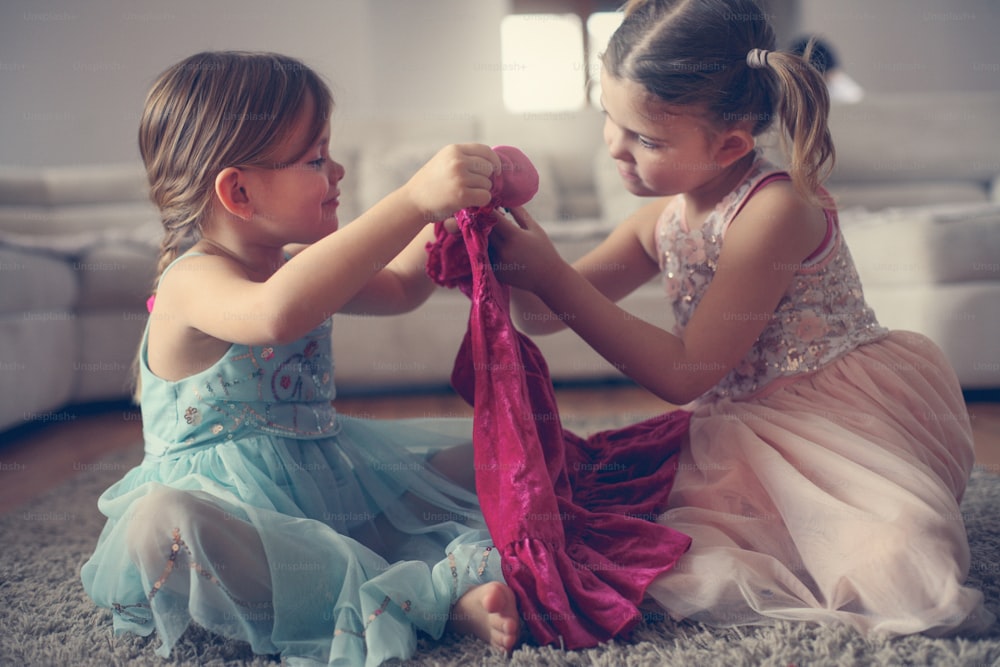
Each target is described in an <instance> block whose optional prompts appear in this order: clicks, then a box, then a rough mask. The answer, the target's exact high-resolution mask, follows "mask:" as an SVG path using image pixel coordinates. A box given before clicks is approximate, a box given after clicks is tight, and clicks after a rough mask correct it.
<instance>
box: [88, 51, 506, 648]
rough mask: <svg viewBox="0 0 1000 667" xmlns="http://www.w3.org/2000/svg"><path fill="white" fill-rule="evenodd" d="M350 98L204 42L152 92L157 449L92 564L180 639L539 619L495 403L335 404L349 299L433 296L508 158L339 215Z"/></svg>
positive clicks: (145, 393) (146, 406)
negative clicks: (452, 229) (485, 424)
mask: <svg viewBox="0 0 1000 667" xmlns="http://www.w3.org/2000/svg"><path fill="white" fill-rule="evenodd" d="M332 106H333V101H332V96H331V94H330V92H329V89H328V88H327V86H326V85H325V84H324V83H323V82H322V80H321V79H320V78H319V77H318V76H317V75H316V74H315V73H314V72H313V71H311V70H310V69H309V68H308V67H306V66H305V65H304V64H302V63H301V62H299V61H297V60H294V59H291V58H287V57H284V56H280V55H276V54H263V53H231V52H221V53H218V52H216V53H202V54H197V55H195V56H192V57H190V58H187V59H186V60H184V61H182V62H180V63H178V64H176V65H174V66H173V67H171V68H169V69H168V70H167V71H166V72H164V73H163V74H162V75H161V76H160V77H159V79H158V80H157V81H156V83H155V84H154V85H153V88H152V90H151V91H150V93H149V96H148V98H147V100H146V105H145V110H144V113H143V116H142V120H141V124H140V130H139V144H140V151H141V153H142V158H143V161H144V163H145V165H146V169H147V172H148V176H149V183H150V191H151V197H152V199H153V201H154V202H155V203H156V204H157V206H158V207H159V209H160V211H161V214H162V220H163V224H164V229H165V235H164V238H163V243H162V248H161V261H160V267H159V269H160V275H159V278H158V280H157V286H156V294H155V297H154V298H153V299H151V300H150V317H149V322H148V324H147V327H146V330H145V333H144V335H143V339H142V343H141V347H140V350H139V357H138V365H139V382H140V391H141V408H142V417H143V435H144V440H145V457H144V459H143V461H142V463H141V464H139V465H138V466H137V467H136V468H134V469H132V470H130V471H129V472H128V473H127V474H126V475H125V476H124V478H123V479H122V480H120V481H119V482H117V483H116V484H115V485H114V486H112V487H111V488H110V489H108V490H107V491H106V492H105V493H104V494H103V495H102V496H101V498H100V501H99V507H100V510H101V511H102V512H103V513H104V514H105V515H106V516H107V517H108V521H107V524H106V525H105V528H104V530H103V532H102V534H101V536H100V540H99V542H98V544H97V547H96V549H95V552H94V554H93V556H92V557H91V558H90V560H89V561H88V562H87V563H86V564H85V565H84V567H83V570H82V579H83V585H84V588H85V589H86V591H87V593H88V594H89V595H90V596H91V597H92V598H93V599H94V601H95V602H96V603H97V604H99V605H101V606H104V607H107V608H109V609H111V610H112V612H113V618H114V625H115V630H116V631H118V632H121V631H128V632H134V633H138V634H141V635H149V634H151V633H152V632H153V631H154V630H155V631H156V632H157V633H158V635H159V638H160V639H161V641H162V644H161V645H160V646H159V648H158V649H157V653H158V654H159V655H162V656H168V655H169V653H170V651H171V648H172V647H173V646H174V644H175V643H176V642H177V640H178V638H179V637H180V636H181V635H182V634H183V633H184V631H185V629H186V628H187V627H188V626H189V625H190V624H191V623H192V622H193V623H196V624H198V625H201V626H203V627H205V628H207V629H209V630H211V631H213V632H215V633H218V634H220V635H223V636H225V637H228V638H233V639H238V640H243V641H246V642H248V643H249V644H250V646H251V647H252V649H253V650H254V651H255V652H257V653H263V654H281V656H282V657H283V658H284V659H285V660H286V661H287V662H288V663H289V664H323V665H326V664H369V665H375V664H379V663H381V662H383V661H385V660H388V659H390V658H406V657H409V656H411V655H412V654H413V652H414V650H415V647H416V631H417V630H420V631H422V632H424V633H426V634H428V635H430V636H431V637H439V636H441V635H442V633H443V632H444V631H445V630H449V629H450V630H453V631H456V632H461V633H472V634H475V635H477V636H479V637H481V638H483V639H485V640H487V641H490V642H491V643H492V644H494V645H496V646H498V647H500V648H502V649H505V650H510V649H511V648H512V647H513V645H514V642H515V640H516V639H517V636H518V633H519V630H520V621H519V619H518V616H517V609H516V602H515V600H514V596H513V593H512V592H511V591H510V589H509V588H507V586H506V585H505V584H504V583H503V576H502V573H501V571H500V563H499V558H498V557H497V555H496V551H495V550H494V549H493V548H492V544H491V542H490V541H489V535H488V533H487V532H486V531H485V527H484V525H483V522H482V516H481V514H480V512H479V509H478V504H477V502H476V496H475V494H474V493H473V492H472V490H470V489H469V487H470V486H471V484H470V480H471V479H472V475H473V466H472V459H471V445H470V443H471V422H470V421H466V420H462V421H454V420H451V421H448V420H409V421H371V420H362V419H354V418H350V417H346V416H343V415H338V414H336V412H335V411H334V409H333V407H332V405H331V400H332V399H333V398H334V393H335V392H334V385H333V367H334V364H333V359H332V358H331V346H330V330H331V316H332V315H333V314H334V313H336V312H340V311H346V312H364V313H372V314H389V313H397V312H402V311H405V310H409V309H412V308H414V307H416V306H417V305H419V304H420V303H422V302H423V301H424V300H425V299H426V298H427V297H428V296H429V294H430V292H431V291H432V289H433V285H432V283H431V282H430V280H429V279H428V278H427V277H426V275H425V274H424V271H423V264H424V262H423V258H424V252H425V251H424V246H425V244H426V242H427V241H428V240H429V239H431V238H432V231H431V229H430V228H429V226H428V225H427V223H428V221H432V220H436V219H441V218H443V217H446V215H447V214H448V212H452V211H456V210H459V209H462V208H465V207H469V206H482V205H485V204H486V203H487V202H489V200H490V186H491V180H490V176H491V174H492V173H493V171H494V170H497V169H499V168H500V164H499V160H498V158H497V156H496V155H495V154H494V153H493V151H492V150H490V149H489V148H488V147H486V146H482V145H478V144H466V145H454V146H448V147H446V148H444V149H442V150H441V151H440V152H439V153H438V154H437V155H436V156H435V157H434V158H432V159H431V160H430V161H429V162H428V163H427V164H426V165H425V166H424V167H423V168H421V169H420V170H419V171H418V172H417V173H416V174H415V175H414V176H413V178H412V179H411V180H410V181H409V182H408V183H406V184H405V185H404V186H403V187H401V188H400V189H398V190H396V191H395V192H393V193H391V194H389V195H388V196H387V197H386V198H385V199H384V200H382V201H381V202H380V203H378V204H377V205H376V206H374V207H373V208H372V209H371V210H369V211H368V212H366V213H365V214H363V215H362V216H361V217H359V218H358V219H357V220H355V221H354V222H353V223H352V224H351V225H350V226H347V227H345V228H344V229H342V230H339V231H337V226H338V219H337V207H338V203H339V202H338V197H339V187H338V186H339V183H340V181H341V179H342V178H343V177H344V169H343V167H342V166H341V165H339V164H338V163H336V162H334V161H333V160H332V159H330V155H329V142H330V130H329V117H330V111H331V109H332ZM441 212H445V214H442V213H441ZM335 231H336V233H334V232H335ZM296 251H297V252H296ZM449 471H451V473H452V474H450V475H446V474H444V473H445V472H449Z"/></svg>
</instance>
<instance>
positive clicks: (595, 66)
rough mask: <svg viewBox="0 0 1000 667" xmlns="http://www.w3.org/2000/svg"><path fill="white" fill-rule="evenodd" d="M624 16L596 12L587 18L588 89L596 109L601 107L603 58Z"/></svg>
mask: <svg viewBox="0 0 1000 667" xmlns="http://www.w3.org/2000/svg"><path fill="white" fill-rule="evenodd" d="M624 16H625V15H624V14H623V13H622V12H596V13H594V14H591V15H590V16H589V17H587V53H588V54H589V62H588V63H587V64H588V70H587V77H588V83H589V85H588V89H589V90H590V94H589V97H590V103H591V104H592V105H593V106H595V107H600V106H601V56H602V55H603V54H604V50H605V49H606V48H607V46H608V42H609V41H610V40H611V35H613V34H614V32H615V30H617V29H618V26H620V25H621V23H622V18H624Z"/></svg>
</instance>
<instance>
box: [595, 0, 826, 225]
mask: <svg viewBox="0 0 1000 667" xmlns="http://www.w3.org/2000/svg"><path fill="white" fill-rule="evenodd" d="M624 13H625V17H624V20H623V21H622V24H621V26H620V27H619V28H618V30H617V31H616V32H615V33H614V35H613V36H612V38H611V41H610V42H609V44H608V48H607V50H606V51H605V52H604V56H603V66H604V68H605V69H606V71H607V72H608V73H609V74H610V75H611V76H614V77H616V78H620V79H626V80H630V81H634V82H636V83H639V84H641V85H642V86H643V87H644V88H645V89H646V90H647V91H648V92H649V93H650V94H651V95H653V96H654V97H655V98H657V99H659V100H662V101H663V102H665V103H667V104H671V105H678V106H688V105H691V106H699V107H701V108H703V109H704V110H705V111H707V113H708V114H709V116H710V118H709V120H711V121H712V122H713V124H715V125H716V126H717V127H720V128H727V127H732V126H733V125H735V124H737V123H741V122H749V124H750V127H751V133H752V134H753V135H754V136H759V135H760V134H762V133H764V132H765V131H766V130H767V129H768V128H769V127H771V126H772V124H773V122H774V120H775V118H777V119H778V120H779V121H780V123H781V130H782V137H783V138H784V139H785V142H784V143H785V146H786V150H787V152H789V153H790V156H789V157H790V159H789V169H788V171H789V173H790V175H791V177H792V182H793V183H794V185H795V188H796V190H797V191H799V192H800V193H801V194H802V195H803V196H804V197H806V198H807V199H808V200H809V201H812V202H816V203H819V204H824V205H828V204H829V202H828V201H827V200H826V199H825V198H823V197H822V196H821V195H820V193H819V186H820V185H821V184H822V182H823V180H824V179H825V178H826V177H827V176H828V175H829V173H830V170H832V169H833V162H834V159H835V152H834V147H833V139H832V137H831V136H830V130H829V128H828V126H827V116H828V114H829V109H830V98H829V94H828V92H827V87H826V82H825V81H824V79H823V75H822V74H821V73H820V72H819V71H818V70H816V69H815V68H814V67H813V66H812V65H811V64H810V63H809V56H810V53H809V50H807V51H806V53H804V54H803V55H802V56H798V55H795V54H793V53H786V52H781V51H776V50H775V36H774V30H773V29H772V28H771V25H770V22H769V21H768V20H767V15H766V14H765V13H764V11H763V10H762V9H761V8H760V7H759V6H758V5H757V4H756V3H754V2H753V0H630V1H629V2H628V3H627V4H626V5H625V7H624ZM753 49H764V50H766V51H768V54H767V57H766V58H765V59H763V60H762V61H758V63H757V64H759V65H762V66H760V67H751V66H750V64H749V63H748V60H747V56H748V54H749V53H750V51H752V50H753Z"/></svg>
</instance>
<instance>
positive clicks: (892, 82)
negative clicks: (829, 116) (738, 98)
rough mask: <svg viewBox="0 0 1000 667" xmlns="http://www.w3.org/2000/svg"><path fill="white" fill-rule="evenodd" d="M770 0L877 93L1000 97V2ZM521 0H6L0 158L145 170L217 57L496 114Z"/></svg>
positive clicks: (370, 109)
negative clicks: (164, 86)
mask: <svg viewBox="0 0 1000 667" xmlns="http://www.w3.org/2000/svg"><path fill="white" fill-rule="evenodd" d="M767 2H768V5H767V7H768V8H769V11H773V12H775V13H780V16H778V17H776V21H775V22H776V23H778V24H779V26H780V27H781V32H782V33H783V36H784V35H786V34H788V33H789V32H791V31H792V30H793V28H794V24H796V23H797V24H798V26H799V28H800V29H801V30H802V31H816V32H821V33H823V34H824V35H826V36H828V37H829V38H830V39H831V40H832V42H833V44H834V46H835V47H836V48H837V50H838V51H839V52H840V56H841V59H842V60H843V61H844V64H845V66H846V68H847V69H848V71H849V72H850V73H851V74H852V75H853V76H854V78H855V79H857V80H858V81H860V82H861V83H862V84H863V85H864V86H865V87H866V88H867V89H868V90H869V91H872V92H875V91H879V90H881V91H885V92H900V91H914V90H917V91H919V90H984V89H985V90H997V89H1000V40H998V39H997V37H996V35H998V34H1000V1H998V0H836V1H835V2H832V1H830V0H767ZM796 2H799V3H801V4H800V6H799V7H798V9H796V8H795V3H796ZM508 5H509V0H287V2H282V3H278V2H274V1H273V0H172V1H170V2H164V1H163V0H156V1H155V2H154V1H153V0H3V2H2V5H0V164H21V165H30V166H35V165H55V164H89V163H102V162H120V161H129V160H137V159H138V154H137V150H136V148H135V130H136V124H137V120H138V115H139V111H140V108H141V106H142V100H143V97H144V95H145V92H146V89H147V88H148V86H149V84H150V82H151V80H152V79H153V78H154V77H155V76H156V75H157V74H158V73H159V72H160V71H162V70H163V69H164V68H165V67H167V66H168V65H170V64H171V63H173V62H175V61H177V60H179V59H180V58H182V57H184V56H186V55H188V54H190V53H193V52H195V51H198V50H203V49H247V50H274V51H281V52H284V53H288V54H290V55H294V56H297V57H300V58H302V59H304V60H305V61H306V62H308V63H309V64H310V65H312V66H313V67H315V68H316V69H317V70H318V71H320V72H321V73H322V74H323V75H324V76H325V77H326V78H327V79H328V80H329V81H330V82H331V84H332V87H333V89H334V94H335V96H336V98H337V100H338V114H341V115H353V114H361V115H364V116H372V115H381V116H394V117H403V118H406V117H408V116H411V115H413V114H426V115H432V116H437V117H440V118H444V119H447V118H448V117H450V116H452V115H453V116H456V117H462V116H465V115H470V114H479V113H482V112H486V111H495V110H498V109H500V108H501V107H502V96H501V90H500V67H499V62H498V61H499V54H500V44H499V21H500V18H501V17H502V16H503V15H504V13H505V12H506V11H507V7H508ZM334 142H336V138H335V139H334ZM334 150H336V149H335V147H334Z"/></svg>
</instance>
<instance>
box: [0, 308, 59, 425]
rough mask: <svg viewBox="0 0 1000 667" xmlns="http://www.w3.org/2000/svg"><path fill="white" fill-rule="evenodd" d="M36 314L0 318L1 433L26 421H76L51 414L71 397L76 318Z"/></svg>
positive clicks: (54, 313)
mask: <svg viewBox="0 0 1000 667" xmlns="http://www.w3.org/2000/svg"><path fill="white" fill-rule="evenodd" d="M3 291H6V290H3ZM36 315H37V317H34V318H29V317H25V313H17V314H10V315H0V340H2V341H3V345H2V346H0V396H3V406H2V410H0V430H2V429H6V428H9V427H11V426H15V425H17V424H19V423H21V422H26V421H45V422H51V421H64V420H66V419H71V418H72V415H70V414H67V413H60V412H53V411H54V410H57V409H58V408H60V407H61V406H63V405H66V403H67V402H68V401H70V400H71V399H72V396H73V363H74V361H75V360H76V354H77V339H76V335H75V333H76V327H75V323H74V321H73V316H72V314H71V313H70V312H68V311H59V310H52V311H47V312H44V313H36Z"/></svg>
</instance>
